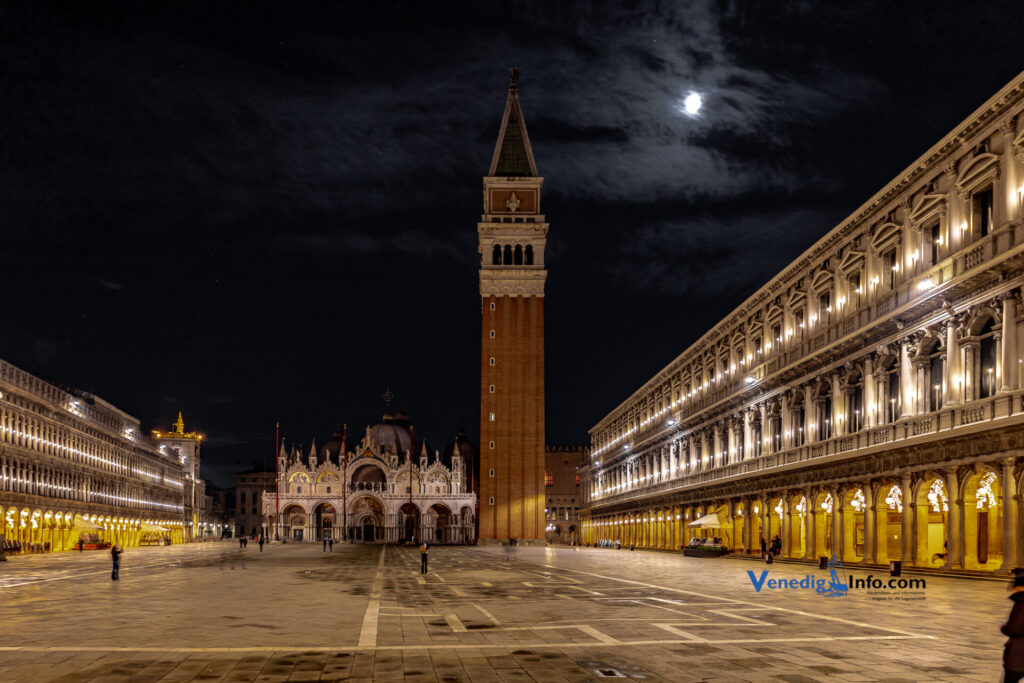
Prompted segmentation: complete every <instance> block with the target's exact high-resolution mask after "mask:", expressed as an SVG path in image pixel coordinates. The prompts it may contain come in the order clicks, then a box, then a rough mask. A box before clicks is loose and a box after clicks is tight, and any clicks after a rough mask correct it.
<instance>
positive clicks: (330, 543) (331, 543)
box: [327, 536, 334, 553]
mask: <svg viewBox="0 0 1024 683" xmlns="http://www.w3.org/2000/svg"><path fill="white" fill-rule="evenodd" d="M327 549H328V550H330V551H331V552H332V553H333V552H334V537H333V536H331V537H330V538H328V539H327Z"/></svg>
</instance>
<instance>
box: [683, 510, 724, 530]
mask: <svg viewBox="0 0 1024 683" xmlns="http://www.w3.org/2000/svg"><path fill="white" fill-rule="evenodd" d="M686 526H688V527H690V528H691V529H718V528H721V526H722V523H721V522H719V521H718V515H717V514H715V513H713V512H712V513H711V514H710V515H704V516H703V517H701V518H700V519H695V520H693V521H692V522H690V523H689V524H687V525H686Z"/></svg>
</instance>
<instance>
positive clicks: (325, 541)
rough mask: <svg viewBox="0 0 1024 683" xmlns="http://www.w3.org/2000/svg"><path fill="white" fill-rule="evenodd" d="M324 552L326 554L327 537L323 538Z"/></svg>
mask: <svg viewBox="0 0 1024 683" xmlns="http://www.w3.org/2000/svg"><path fill="white" fill-rule="evenodd" d="M324 552H325V553H326V552H327V537H326V536H324Z"/></svg>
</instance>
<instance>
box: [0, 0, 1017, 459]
mask: <svg viewBox="0 0 1024 683" xmlns="http://www.w3.org/2000/svg"><path fill="white" fill-rule="evenodd" d="M1017 10H1018V8H1017V7H1016V5H1014V4H1012V3H1009V2H997V3H990V4H986V5H984V6H978V7H972V8H971V11H970V12H964V11H962V10H961V9H958V8H956V7H954V6H945V5H942V4H941V3H940V4H939V5H936V4H935V3H924V2H908V3H900V4H898V5H893V4H892V3H880V2H873V1H869V2H865V3H856V4H852V5H851V4H849V3H847V4H844V5H840V4H831V3H819V2H809V1H804V2H787V3H718V2H712V1H710V0H709V1H706V2H686V3H658V2H653V1H652V2H630V3H600V2H594V3H551V2H541V1H537V2H513V3H500V4H499V3H475V2H454V3H443V4H436V3H413V4H395V3H369V2H367V3H358V2H354V3H345V4H344V5H337V4H336V5H328V4H301V5H295V4H289V5H283V4H278V3H261V2H248V3H230V2H225V3H201V2H195V3H182V2H150V3H146V4H138V3H128V2H115V1H106V2H100V3H93V4H90V5H89V6H88V7H86V6H84V5H83V6H79V5H76V4H74V3H62V2H45V1H43V2H36V3H25V4H21V5H11V6H8V7H5V11H4V28H5V35H4V40H3V41H0V60H2V63H3V64H4V68H3V70H2V71H0V120H2V121H3V122H4V125H5V130H6V131H7V132H8V135H6V136H4V144H3V145H0V225H2V226H3V229H2V230H0V272H2V273H3V274H4V279H3V282H4V287H3V290H2V291H3V294H2V296H3V297H4V306H5V309H4V310H5V319H6V320H8V321H12V324H8V325H5V326H2V327H0V357H4V358H6V359H9V360H11V361H13V362H15V363H20V364H23V365H25V366H27V369H29V370H31V371H35V372H39V373H41V374H44V375H46V376H47V377H48V378H51V379H53V380H55V381H59V382H62V383H66V384H72V385H78V386H82V387H84V388H87V389H89V390H93V391H95V392H96V393H98V394H99V395H101V396H104V397H105V398H107V399H108V400H111V401H112V402H114V403H115V404H117V405H119V406H122V407H123V408H124V409H125V410H127V411H128V412H129V413H133V414H138V415H139V416H140V417H142V418H143V419H144V420H147V421H152V422H153V423H154V424H169V423H170V422H171V421H173V420H174V418H175V417H176V416H177V410H179V409H181V410H183V412H184V413H185V418H186V421H187V422H188V423H189V424H190V425H192V424H193V423H195V425H197V428H202V429H205V430H206V431H208V432H209V434H210V435H211V440H210V441H209V442H208V455H206V457H205V458H204V466H205V465H206V464H209V465H210V466H211V468H215V469H211V471H213V472H217V473H220V474H222V475H224V476H226V473H228V472H230V469H231V467H233V466H235V464H237V463H248V462H260V461H261V459H262V458H264V457H266V455H267V454H268V452H270V451H272V446H271V447H269V448H268V446H267V443H268V441H272V439H273V435H272V433H271V430H270V429H268V426H269V425H272V424H273V423H275V422H277V421H280V422H282V424H284V425H285V431H286V432H287V433H288V434H289V435H294V436H295V437H296V439H295V440H296V441H302V442H305V443H307V444H308V443H309V441H310V439H311V438H312V437H313V436H314V435H319V436H320V438H323V436H324V435H325V434H324V433H325V432H328V431H330V430H332V429H333V427H334V425H335V424H337V422H339V421H341V422H348V423H350V425H351V426H352V427H353V429H355V430H357V431H358V430H359V428H360V427H361V425H364V424H366V423H368V422H372V421H374V420H376V419H377V415H378V412H379V404H380V401H379V398H378V397H379V396H380V394H381V393H383V389H384V386H385V385H386V384H388V383H390V384H391V385H392V388H393V390H394V391H395V393H396V394H398V395H399V397H400V400H401V402H402V403H403V404H404V405H403V407H404V408H406V409H407V410H408V411H409V412H410V413H411V414H412V417H413V421H414V423H415V424H416V425H417V428H418V429H420V430H421V431H422V432H423V433H425V434H426V435H427V436H429V437H431V438H432V439H434V440H435V441H436V442H438V443H443V442H445V441H446V440H447V439H446V435H450V434H452V433H453V432H454V431H455V429H456V428H457V424H456V423H457V422H459V418H460V416H462V417H465V420H466V423H467V426H468V427H470V431H471V432H472V431H475V424H476V420H477V410H478V407H477V393H478V387H479V378H478V375H477V373H478V372H479V365H478V358H477V355H478V353H479V347H478V344H479V342H478V341H477V338H478V335H479V329H478V327H479V299H478V295H477V274H476V268H477V264H478V259H479V256H478V254H477V253H476V228H475V222H476V221H477V220H478V218H479V214H480V210H481V207H480V178H481V176H482V175H483V173H485V172H486V170H487V168H488V165H489V162H490V158H491V154H492V153H493V149H494V141H495V136H496V134H497V128H498V123H499V117H500V114H501V110H502V106H503V105H504V98H505V92H504V88H505V84H506V82H507V81H506V79H507V76H506V74H507V71H506V69H507V68H508V67H510V66H513V65H514V66H518V67H519V68H520V73H521V81H520V94H521V99H522V103H523V107H524V112H525V116H526V120H527V124H528V127H529V130H530V133H531V136H532V138H533V142H534V144H535V156H536V159H537V163H538V167H539V170H540V172H541V174H542V175H544V176H545V199H544V209H545V213H546V214H547V215H548V218H549V220H550V221H551V223H552V227H551V235H550V245H549V250H548V253H547V256H548V264H549V267H550V271H551V272H550V276H549V289H548V296H547V300H546V310H547V312H548V320H547V334H548V353H549V358H548V363H547V368H548V373H549V376H548V383H547V387H548V392H549V393H548V405H549V415H548V420H547V424H548V432H549V437H550V439H551V441H552V442H560V443H561V442H565V443H568V442H583V441H585V440H586V435H585V432H586V429H587V428H588V427H589V426H591V425H592V424H593V423H594V422H596V421H597V420H598V419H599V418H600V417H601V416H602V414H603V412H604V411H605V410H606V409H608V408H610V407H612V406H614V405H616V404H617V403H618V402H619V401H620V400H621V399H622V397H623V396H625V395H628V394H629V393H630V392H632V391H633V390H634V389H635V388H636V386H639V385H640V384H641V383H642V382H643V381H644V380H645V379H647V377H648V375H649V373H650V372H653V371H656V370H657V369H658V368H659V367H661V365H662V364H664V363H665V362H667V361H668V360H670V359H671V358H672V357H674V356H675V355H676V354H678V353H679V352H680V351H681V350H682V349H683V348H684V347H685V346H686V344H687V343H688V342H689V341H690V340H692V339H693V338H695V337H696V336H699V334H700V333H701V332H703V330H704V329H706V327H707V326H708V325H711V324H714V322H716V321H717V320H718V319H719V318H720V317H721V316H722V315H724V314H725V313H727V312H728V311H729V310H731V309H732V308H733V307H734V306H735V305H737V304H738V303H739V302H740V301H741V300H742V298H743V297H744V296H746V295H748V294H749V293H750V292H751V291H753V290H754V289H756V287H757V286H758V285H759V284H760V283H762V282H763V281H764V280H765V279H767V278H768V277H770V276H771V275H772V274H774V273H775V272H777V271H778V270H779V269H781V268H782V267H783V266H784V265H785V264H786V263H787V262H788V261H789V260H790V259H791V258H793V257H795V256H796V255H797V254H799V253H800V252H801V251H802V250H803V249H804V248H806V247H807V246H809V245H810V244H811V243H813V241H814V240H815V239H816V238H817V237H818V236H820V235H821V234H823V233H824V232H825V231H827V230H828V229H830V228H831V227H832V226H833V225H834V224H835V223H836V222H837V221H838V220H840V219H841V218H842V217H843V216H845V215H846V214H847V213H848V212H850V211H851V210H853V209H854V208H855V207H856V206H858V205H859V204H860V203H861V202H862V201H863V200H865V199H866V198H867V197H869V196H870V195H871V194H872V193H873V192H874V191H875V190H877V189H878V188H879V187H881V186H882V185H884V184H885V182H887V181H888V180H889V179H890V178H891V177H892V176H893V175H894V174H896V173H898V172H899V171H900V170H901V168H902V167H903V166H904V165H905V164H907V163H909V162H910V161H912V160H913V159H914V158H915V157H916V156H917V155H918V154H920V153H921V152H922V151H924V150H925V149H927V148H928V147H929V146H930V145H931V144H932V143H934V142H935V140H937V139H938V138H939V137H941V136H942V135H943V134H944V133H945V132H947V131H948V130H949V128H950V127H952V126H953V125H955V124H956V123H957V122H958V121H959V120H960V119H961V118H962V117H963V116H965V115H967V114H968V113H970V111H972V110H973V109H974V108H975V107H976V106H978V105H979V104H980V103H981V102H983V101H984V100H985V99H986V98H987V97H989V96H990V95H991V94H992V93H993V92H995V91H996V90H997V89H998V88H999V87H1001V85H1003V83H1005V82H1006V81H1007V80H1009V78H1011V77H1012V76H1013V75H1014V74H1015V73H1016V70H1017V68H1018V66H1019V36H1020V35H1021V26H1020V23H1021V20H1020V17H1021V15H1020V13H1019V11H1017ZM949 46H955V49H954V48H952V47H949ZM691 91H695V92H699V93H701V94H702V96H703V98H704V104H703V107H702V109H701V112H700V114H699V115H698V116H697V117H690V116H687V115H685V114H684V113H682V112H681V105H682V101H683V99H684V98H685V97H686V96H687V94H688V93H690V92H691ZM677 311H680V312H684V313H685V314H683V313H680V314H678V315H677V314H676V313H675V312H677ZM623 312H628V313H629V316H628V317H629V324H622V322H621V320H620V319H619V318H620V317H621V316H622V315H623ZM13 321H16V322H13ZM581 337H585V338H587V339H599V340H600V343H591V344H584V345H581V344H579V343H578V342H579V339H580V338H581ZM581 396H582V397H583V398H581ZM170 397H174V398H170ZM216 397H221V398H222V399H223V400H214V399H215V398H216ZM233 399H234V400H233ZM190 428H191V427H190ZM270 455H271V456H272V453H270Z"/></svg>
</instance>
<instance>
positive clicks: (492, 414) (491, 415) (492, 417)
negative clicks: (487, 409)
mask: <svg viewBox="0 0 1024 683" xmlns="http://www.w3.org/2000/svg"><path fill="white" fill-rule="evenodd" d="M490 420H491V422H494V413H491V414H490Z"/></svg>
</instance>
